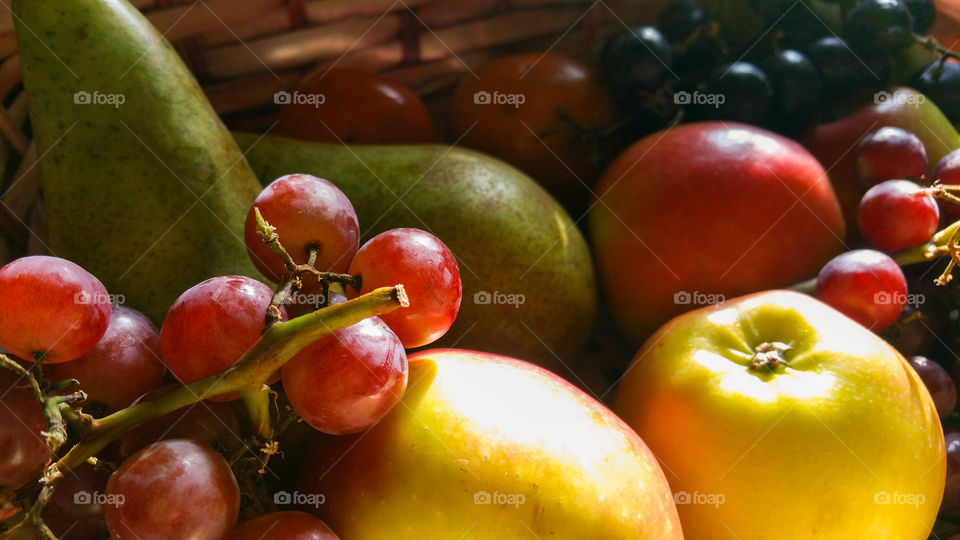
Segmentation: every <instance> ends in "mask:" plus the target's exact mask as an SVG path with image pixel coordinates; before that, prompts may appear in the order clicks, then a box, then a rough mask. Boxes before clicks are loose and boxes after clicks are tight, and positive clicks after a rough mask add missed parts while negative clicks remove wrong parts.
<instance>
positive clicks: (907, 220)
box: [857, 180, 940, 252]
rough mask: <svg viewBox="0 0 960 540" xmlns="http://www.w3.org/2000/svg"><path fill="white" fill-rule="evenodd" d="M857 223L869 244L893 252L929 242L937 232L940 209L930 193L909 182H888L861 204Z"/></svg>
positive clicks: (882, 183)
mask: <svg viewBox="0 0 960 540" xmlns="http://www.w3.org/2000/svg"><path fill="white" fill-rule="evenodd" d="M857 223H858V224H859V225H860V232H862V233H863V236H864V237H865V238H866V239H867V241H868V242H870V244H872V245H873V246H874V247H876V248H879V249H881V250H883V251H887V252H893V251H897V250H900V249H903V248H908V247H910V246H915V245H917V244H920V243H923V242H926V241H927V240H929V239H930V237H931V236H933V233H935V232H937V225H938V224H939V223H940V208H939V207H938V206H937V200H936V198H935V197H934V196H933V192H931V191H930V189H925V188H922V187H920V186H918V185H917V184H915V183H913V182H910V181H908V180H887V181H885V182H881V183H880V184H877V185H875V186H873V187H872V188H870V190H869V191H867V193H866V194H865V195H864V196H863V199H861V200H860V208H859V210H858V212H857Z"/></svg>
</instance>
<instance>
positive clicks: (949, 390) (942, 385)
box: [908, 356, 957, 418]
mask: <svg viewBox="0 0 960 540" xmlns="http://www.w3.org/2000/svg"><path fill="white" fill-rule="evenodd" d="M908 362H910V365H911V366H913V369H914V371H916V372H917V375H919V376H920V379H922V380H923V384H925V385H926V386H927V390H928V391H929V392H930V397H932V398H933V404H934V405H935V406H936V408H937V414H938V415H940V418H946V417H948V416H950V413H952V412H953V409H954V407H956V406H957V387H956V386H955V385H954V384H953V379H951V378H950V374H948V373H947V370H945V369H943V367H941V366H940V364H938V363H936V362H934V361H933V360H930V359H929V358H927V357H925V356H912V357H910V359H909V360H908Z"/></svg>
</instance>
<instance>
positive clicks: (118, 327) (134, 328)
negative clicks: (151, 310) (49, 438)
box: [43, 306, 166, 415]
mask: <svg viewBox="0 0 960 540" xmlns="http://www.w3.org/2000/svg"><path fill="white" fill-rule="evenodd" d="M43 373H44V377H45V378H46V379H47V380H51V381H59V380H64V379H77V380H78V381H80V386H79V387H68V388H66V389H65V390H64V393H68V392H76V391H77V390H83V391H84V392H86V393H87V400H86V401H84V402H83V403H81V406H82V407H83V408H84V412H91V410H97V411H98V412H100V413H109V412H114V411H118V410H120V409H122V408H124V407H126V406H127V405H129V404H130V403H132V402H133V400H135V399H137V398H138V397H140V396H141V395H143V394H144V393H145V392H147V391H148V390H152V389H154V388H157V387H158V386H160V385H161V384H163V375H164V373H166V367H164V365H163V360H162V359H161V357H160V333H159V332H158V331H157V329H156V327H154V326H153V323H152V322H150V319H148V318H147V317H146V316H145V315H143V314H142V313H140V312H138V311H135V310H133V309H130V308H128V307H124V306H115V307H114V308H113V312H112V313H111V314H110V323H109V325H108V326H107V331H106V332H105V333H104V334H103V337H102V338H100V341H99V342H98V343H97V345H96V347H94V348H93V350H91V351H90V352H88V353H87V354H85V355H83V356H81V357H80V358H77V359H76V360H72V361H70V362H64V363H62V364H53V365H51V366H48V367H47V368H46V369H44V372H43ZM101 415H102V414H101Z"/></svg>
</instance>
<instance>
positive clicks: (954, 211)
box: [932, 149, 960, 218]
mask: <svg viewBox="0 0 960 540" xmlns="http://www.w3.org/2000/svg"><path fill="white" fill-rule="evenodd" d="M932 180H933V181H935V182H938V183H940V184H943V185H960V149H957V150H954V151H952V152H950V153H949V154H947V155H945V156H943V158H942V159H941V160H940V162H939V163H937V166H936V168H935V169H934V170H933V176H932ZM940 209H941V210H942V211H943V212H944V213H945V214H947V215H948V216H950V217H953V218H956V217H960V204H957V203H954V202H951V201H944V200H941V201H940Z"/></svg>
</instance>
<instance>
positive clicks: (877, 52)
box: [600, 0, 960, 134]
mask: <svg viewBox="0 0 960 540" xmlns="http://www.w3.org/2000/svg"><path fill="white" fill-rule="evenodd" d="M751 7H752V9H753V10H754V11H755V12H756V13H757V15H758V16H759V18H760V19H761V21H762V23H761V24H760V27H759V30H758V32H757V34H756V35H750V36H749V37H746V38H745V37H744V36H743V35H742V34H743V31H744V30H743V28H742V27H733V28H728V27H725V26H724V25H723V24H721V21H719V20H718V19H717V18H716V17H714V16H712V15H711V14H710V13H709V12H708V11H707V9H706V8H705V7H704V6H703V5H701V3H700V2H698V1H697V0H677V1H675V2H673V3H671V4H670V5H669V6H668V7H667V8H666V9H665V10H664V11H663V12H662V13H661V15H660V17H659V19H658V21H657V24H656V26H642V27H637V28H631V29H627V30H623V31H620V32H618V33H616V34H614V35H613V36H611V37H610V39H609V40H608V41H607V43H606V45H605V47H604V49H603V52H602V54H601V58H600V66H601V68H600V69H601V72H602V74H603V77H604V80H605V81H606V82H607V84H608V86H609V88H610V91H611V93H612V95H613V96H614V97H615V98H616V100H617V102H618V103H619V104H620V106H621V107H622V108H623V110H624V111H625V112H626V113H628V114H629V115H632V116H633V117H634V118H633V123H634V124H635V126H636V127H637V128H638V129H639V130H640V131H648V132H649V130H651V129H659V128H661V127H664V126H666V125H667V124H668V123H669V122H670V121H671V120H672V119H673V118H675V117H676V115H677V113H678V112H679V111H681V110H682V111H683V114H684V116H683V117H684V118H686V119H692V120H730V121H737V122H745V123H750V124H754V125H759V126H764V127H768V128H771V129H774V130H776V131H779V132H782V133H787V134H794V133H797V132H798V131H800V130H801V129H802V128H804V127H806V126H807V125H808V124H809V122H810V121H811V120H812V119H813V117H814V115H815V113H816V112H817V111H818V110H819V108H820V107H821V105H823V104H829V103H832V102H836V101H838V100H842V99H843V98H845V97H847V96H849V95H851V94H854V93H856V92H857V91H862V90H865V89H866V90H868V91H869V92H876V91H878V90H882V89H883V88H884V87H885V86H886V85H887V84H889V83H890V81H891V77H892V74H893V66H894V64H895V63H897V62H898V61H899V59H900V57H899V55H901V54H903V53H904V51H905V50H906V49H908V47H909V46H911V45H912V44H913V43H914V40H918V41H919V40H922V38H921V37H920V36H923V35H925V34H926V33H927V32H928V31H929V30H930V28H931V26H932V25H933V22H934V18H935V16H936V8H935V6H934V3H933V1H932V0H911V1H902V0H862V1H855V2H811V3H810V5H808V4H807V3H802V4H799V5H792V3H790V2H778V1H769V2H767V1H757V2H753V3H752V6H751ZM918 67H920V66H918ZM957 70H960V65H958V64H953V63H949V64H945V65H941V64H940V63H939V61H938V62H937V63H936V64H933V63H931V64H929V65H926V66H922V69H917V70H915V73H911V75H913V76H914V77H916V78H917V80H916V81H915V82H916V85H917V87H918V88H920V89H921V90H922V91H924V92H926V93H927V94H928V95H930V96H931V97H934V98H935V99H936V97H938V96H948V95H950V94H951V93H952V92H953V91H954V90H955V88H956V83H955V82H953V81H954V79H955V78H956V77H957V73H956V71H957ZM898 76H900V77H901V78H902V75H898ZM952 101H954V99H953V98H952V97H948V98H947V99H945V100H943V103H944V104H945V106H946V104H947V103H950V104H951V105H952ZM937 102H938V103H940V102H941V100H937ZM944 110H945V112H947V113H948V115H949V116H951V118H954V119H957V118H960V116H956V115H955V114H954V113H960V111H957V110H955V109H953V110H948V109H947V108H945V109H944Z"/></svg>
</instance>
